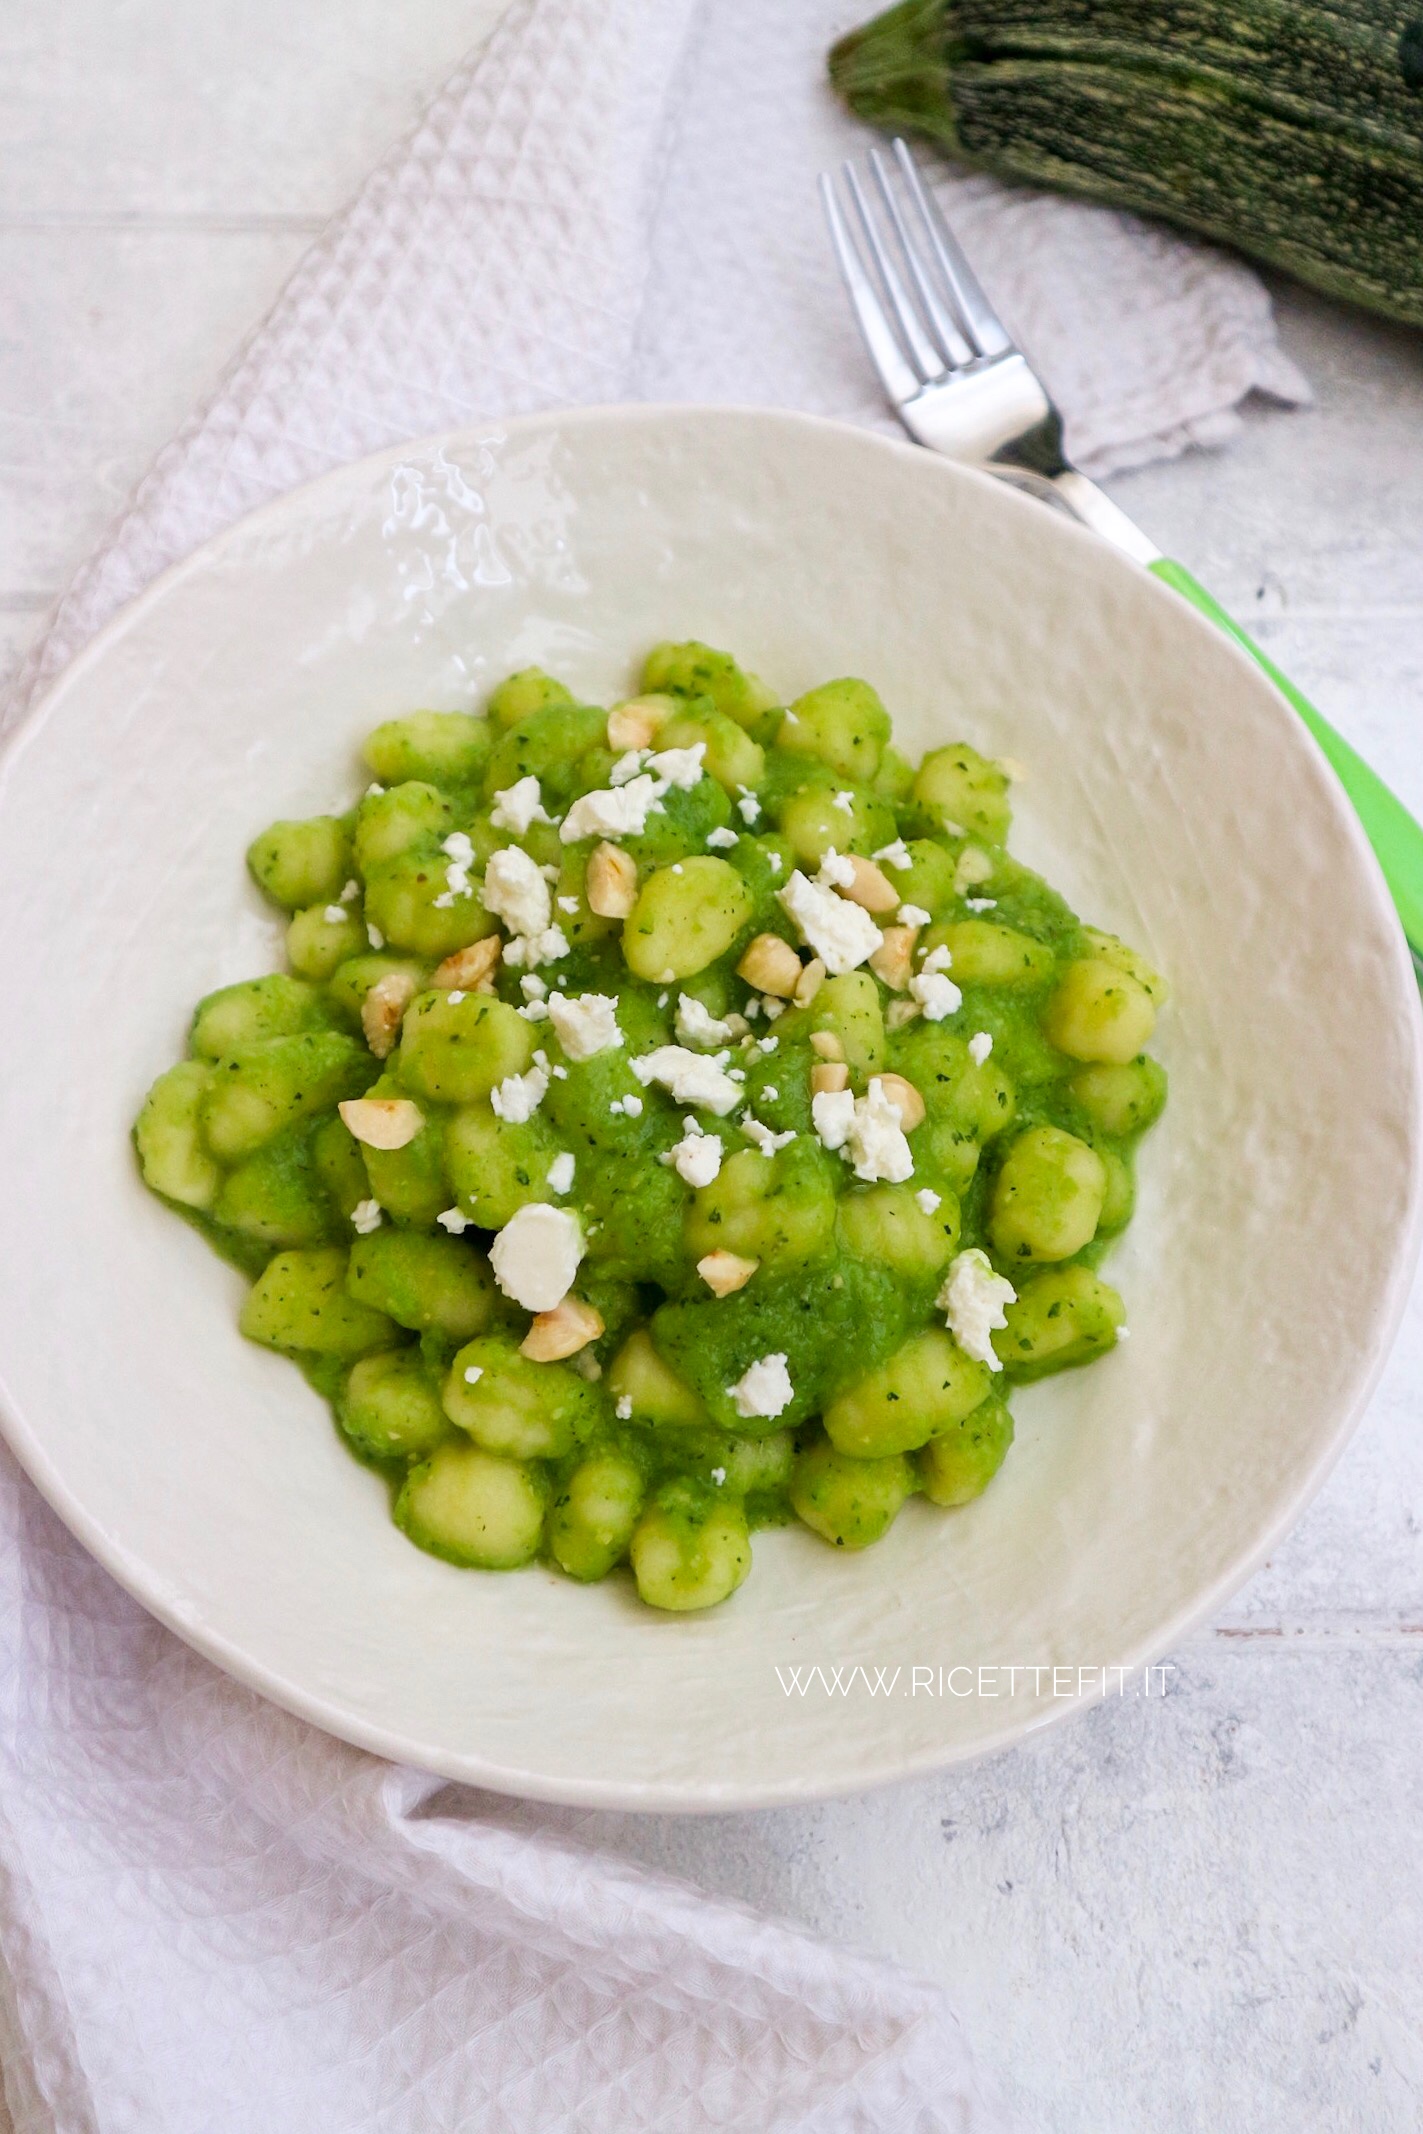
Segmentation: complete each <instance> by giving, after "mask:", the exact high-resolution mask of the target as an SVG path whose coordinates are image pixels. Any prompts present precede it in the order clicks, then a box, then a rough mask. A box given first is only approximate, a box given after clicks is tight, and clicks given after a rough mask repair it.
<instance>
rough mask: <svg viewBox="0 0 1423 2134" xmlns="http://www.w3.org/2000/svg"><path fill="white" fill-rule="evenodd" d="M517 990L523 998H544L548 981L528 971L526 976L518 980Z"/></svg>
mask: <svg viewBox="0 0 1423 2134" xmlns="http://www.w3.org/2000/svg"><path fill="white" fill-rule="evenodd" d="M519 991H520V992H521V993H522V994H523V996H524V998H525V1000H544V999H546V998H547V997H548V982H547V980H546V979H543V978H539V977H537V976H536V975H535V974H534V973H533V972H532V971H530V973H529V975H528V977H527V978H521V979H520V980H519Z"/></svg>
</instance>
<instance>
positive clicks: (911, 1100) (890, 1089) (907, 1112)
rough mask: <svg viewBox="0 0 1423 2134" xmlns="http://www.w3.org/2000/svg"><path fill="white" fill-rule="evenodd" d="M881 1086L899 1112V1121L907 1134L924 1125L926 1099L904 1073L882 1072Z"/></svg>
mask: <svg viewBox="0 0 1423 2134" xmlns="http://www.w3.org/2000/svg"><path fill="white" fill-rule="evenodd" d="M879 1086H880V1088H881V1089H882V1090H883V1091H884V1093H885V1095H886V1096H887V1097H888V1098H889V1101H890V1103H891V1104H892V1105H893V1106H894V1108H895V1110H896V1111H897V1112H898V1113H899V1123H900V1125H901V1126H902V1127H903V1129H904V1131H905V1133H906V1134H912V1133H913V1131H914V1129H915V1127H916V1126H922V1125H923V1123H924V1099H923V1098H922V1097H921V1096H920V1094H919V1092H918V1090H917V1089H916V1088H915V1087H914V1084H913V1083H912V1082H906V1081H905V1079H904V1076H903V1075H902V1074H882V1075H881V1076H880V1078H879Z"/></svg>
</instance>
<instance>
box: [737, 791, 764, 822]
mask: <svg viewBox="0 0 1423 2134" xmlns="http://www.w3.org/2000/svg"><path fill="white" fill-rule="evenodd" d="M736 790H737V792H738V793H739V794H740V795H741V798H740V799H739V800H738V801H737V803H736V805H737V809H738V811H739V812H740V815H741V820H742V821H743V822H744V823H745V824H746V826H747V828H748V829H754V828H755V827H756V825H757V823H758V822H759V821H760V820H761V803H760V801H759V800H758V799H757V798H756V795H755V794H754V793H753V792H752V790H751V788H750V786H749V785H739V786H738V787H737V788H736Z"/></svg>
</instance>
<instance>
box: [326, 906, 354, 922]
mask: <svg viewBox="0 0 1423 2134" xmlns="http://www.w3.org/2000/svg"><path fill="white" fill-rule="evenodd" d="M321 916H322V918H323V919H324V920H325V921H326V924H327V925H328V926H344V925H345V923H346V920H347V919H348V918H349V917H350V913H349V912H348V911H347V909H346V907H345V905H344V904H328V905H327V906H326V909H325V910H324V911H323V912H322V914H321Z"/></svg>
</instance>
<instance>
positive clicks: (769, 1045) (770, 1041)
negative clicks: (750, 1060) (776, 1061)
mask: <svg viewBox="0 0 1423 2134" xmlns="http://www.w3.org/2000/svg"><path fill="white" fill-rule="evenodd" d="M780 1042H781V1041H780V1039H779V1038H778V1037H758V1038H757V1040H756V1050H757V1051H758V1052H774V1051H775V1049H776V1047H777V1045H779V1043H780Z"/></svg>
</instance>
